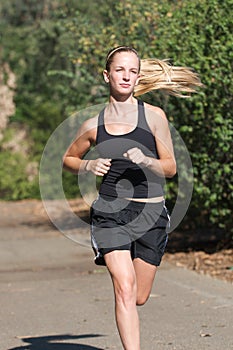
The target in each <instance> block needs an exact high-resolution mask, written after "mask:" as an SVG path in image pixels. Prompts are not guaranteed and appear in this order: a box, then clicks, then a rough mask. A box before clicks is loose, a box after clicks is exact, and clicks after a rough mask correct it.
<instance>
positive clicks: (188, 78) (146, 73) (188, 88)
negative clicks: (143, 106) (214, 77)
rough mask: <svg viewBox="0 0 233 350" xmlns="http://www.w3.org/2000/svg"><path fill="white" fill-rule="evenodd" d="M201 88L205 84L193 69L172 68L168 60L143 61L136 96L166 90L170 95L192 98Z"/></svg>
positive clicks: (135, 89) (135, 91) (135, 90)
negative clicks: (193, 93)
mask: <svg viewBox="0 0 233 350" xmlns="http://www.w3.org/2000/svg"><path fill="white" fill-rule="evenodd" d="M201 86H203V84H202V83H201V81H200V78H199V76H198V74H197V73H195V72H194V71H193V70H192V69H191V68H188V67H179V66H172V65H171V64H169V62H168V60H158V59H143V60H141V70H140V79H139V82H138V85H136V86H135V88H134V95H135V96H139V95H143V94H145V93H147V92H149V91H153V90H164V91H166V92H167V93H168V94H170V95H174V96H178V97H190V94H191V93H192V92H196V89H197V88H198V87H201ZM184 93H185V94H184ZM187 93H188V94H187Z"/></svg>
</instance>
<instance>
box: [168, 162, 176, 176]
mask: <svg viewBox="0 0 233 350" xmlns="http://www.w3.org/2000/svg"><path fill="white" fill-rule="evenodd" d="M176 172H177V168H176V162H175V161H173V163H172V164H171V167H170V169H169V172H168V174H167V177H169V178H172V177H173V176H175V175H176Z"/></svg>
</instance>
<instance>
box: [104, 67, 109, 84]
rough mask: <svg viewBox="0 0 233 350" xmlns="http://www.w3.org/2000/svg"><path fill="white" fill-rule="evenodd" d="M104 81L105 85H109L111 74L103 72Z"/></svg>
mask: <svg viewBox="0 0 233 350" xmlns="http://www.w3.org/2000/svg"><path fill="white" fill-rule="evenodd" d="M103 76H104V81H105V83H109V74H108V71H107V70H104V71H103Z"/></svg>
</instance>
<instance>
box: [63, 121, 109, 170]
mask: <svg viewBox="0 0 233 350" xmlns="http://www.w3.org/2000/svg"><path fill="white" fill-rule="evenodd" d="M96 124H97V119H96V118H92V119H89V120H87V121H85V122H84V123H83V124H82V126H81V127H80V129H79V130H78V133H77V137H76V139H75V140H74V141H73V142H72V143H71V145H70V146H69V148H68V149H67V151H66V153H65V155H64V156H63V168H64V169H65V170H67V171H69V172H71V173H73V174H78V173H83V172H86V171H91V172H92V173H93V174H94V175H98V176H104V175H105V174H106V173H107V172H108V170H109V169H110V166H111V159H106V158H97V159H91V160H87V159H82V157H83V156H84V155H85V153H86V152H87V151H88V150H89V149H90V147H91V145H92V144H95V141H96V133H97V125H96ZM93 125H94V127H93ZM95 125H96V126H95Z"/></svg>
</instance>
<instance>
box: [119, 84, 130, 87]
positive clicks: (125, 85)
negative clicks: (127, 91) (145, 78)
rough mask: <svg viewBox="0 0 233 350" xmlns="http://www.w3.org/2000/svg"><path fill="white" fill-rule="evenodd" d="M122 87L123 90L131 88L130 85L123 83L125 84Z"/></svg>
mask: <svg viewBox="0 0 233 350" xmlns="http://www.w3.org/2000/svg"><path fill="white" fill-rule="evenodd" d="M120 85H121V87H123V88H128V87H130V84H127V83H123V84H120Z"/></svg>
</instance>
